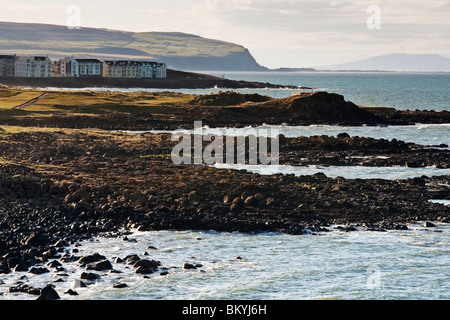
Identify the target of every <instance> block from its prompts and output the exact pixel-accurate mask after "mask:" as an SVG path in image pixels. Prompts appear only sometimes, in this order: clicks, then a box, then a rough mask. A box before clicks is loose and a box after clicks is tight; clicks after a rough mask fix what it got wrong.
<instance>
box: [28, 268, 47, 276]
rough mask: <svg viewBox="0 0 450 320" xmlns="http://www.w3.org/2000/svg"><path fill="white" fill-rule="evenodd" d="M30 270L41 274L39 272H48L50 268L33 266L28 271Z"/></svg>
mask: <svg viewBox="0 0 450 320" xmlns="http://www.w3.org/2000/svg"><path fill="white" fill-rule="evenodd" d="M28 272H29V273H32V274H37V275H39V274H44V273H48V272H50V270H48V269H47V268H44V267H32V268H31V269H30V271H28Z"/></svg>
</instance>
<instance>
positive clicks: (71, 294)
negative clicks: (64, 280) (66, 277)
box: [64, 289, 78, 296]
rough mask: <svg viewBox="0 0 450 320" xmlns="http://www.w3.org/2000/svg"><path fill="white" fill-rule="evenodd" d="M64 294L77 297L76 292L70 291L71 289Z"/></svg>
mask: <svg viewBox="0 0 450 320" xmlns="http://www.w3.org/2000/svg"><path fill="white" fill-rule="evenodd" d="M64 294H68V295H70V296H77V295H78V292H76V291H74V290H72V289H68V290H67V291H65V292H64Z"/></svg>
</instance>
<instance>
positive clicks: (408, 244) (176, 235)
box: [0, 73, 450, 300]
mask: <svg viewBox="0 0 450 320" xmlns="http://www.w3.org/2000/svg"><path fill="white" fill-rule="evenodd" d="M216 75H219V76H221V75H224V76H225V77H227V78H232V79H238V80H249V81H263V82H271V83H279V84H287V85H297V86H306V87H313V88H316V89H318V90H326V91H329V92H336V93H339V94H343V95H344V96H345V98H346V99H347V100H351V101H353V102H355V103H357V104H359V105H378V106H393V107H396V108H398V109H411V110H415V109H422V110H436V111H438V110H450V106H449V101H450V96H449V95H450V87H449V85H450V75H449V74H385V73H380V74H376V73H371V74H359V73H358V74H351V73H349V74H337V73H297V74H286V73H220V74H219V73H218V74H216ZM86 90H92V88H87V89H86ZM96 90H104V89H96ZM136 90H141V89H137V88H130V89H126V90H125V91H136ZM150 91H152V90H150ZM153 91H160V90H153ZM175 91H182V92H188V93H208V92H217V91H219V90H218V89H214V88H213V89H205V90H175ZM240 91H242V92H258V93H261V94H268V95H271V96H273V97H284V96H290V95H291V94H292V90H284V89H282V90H271V89H270V90H269V89H263V90H247V89H243V90H240ZM199 120H200V119H199ZM205 129H208V130H211V132H210V133H214V132H221V131H222V129H223V128H205ZM261 129H267V127H262V128H261ZM271 129H276V130H278V131H279V132H280V133H282V134H284V135H286V136H288V137H296V136H312V135H331V136H336V135H337V134H339V133H342V132H347V133H349V134H350V135H352V136H355V135H357V136H361V137H374V138H383V139H388V140H391V139H394V138H396V139H399V140H404V141H406V142H415V143H419V144H424V145H438V144H448V145H450V125H449V124H443V125H442V124H441V125H433V124H427V125H424V124H417V125H414V126H387V127H337V126H307V127H288V126H276V127H271ZM239 130H241V131H240V133H245V128H243V129H239ZM264 132H266V131H264V130H261V131H260V133H261V134H264ZM449 160H450V159H449ZM233 168H234V169H237V170H249V171H253V172H259V173H263V174H270V173H278V172H281V173H294V174H297V175H301V174H314V173H316V172H324V173H326V174H327V175H329V176H345V177H348V178H363V179H364V178H373V177H376V178H384V179H403V178H409V177H414V176H421V175H448V174H450V172H449V170H448V169H446V170H444V169H437V168H405V167H388V168H368V167H361V166H359V167H345V168H340V167H301V168H295V167H278V168H275V167H273V168H269V169H268V168H267V167H266V168H259V167H252V168H249V167H238V166H234V167H233ZM270 170H272V171H270ZM448 187H449V194H450V186H448ZM449 200H450V197H449V198H447V199H441V200H433V202H436V203H439V204H441V205H442V208H443V210H447V212H448V213H449V214H450V202H449ZM334 227H335V226H334ZM334 227H332V228H331V229H332V231H331V232H320V233H317V234H314V235H313V234H308V235H302V236H293V235H285V234H278V233H269V234H258V235H250V234H242V233H218V232H214V231H210V232H198V231H195V230H191V231H184V232H178V231H176V232H175V231H170V230H169V231H159V232H153V231H151V232H138V231H133V233H132V234H129V235H127V238H128V241H124V240H125V239H124V237H123V236H120V237H117V238H95V239H93V240H91V241H84V242H82V243H80V246H77V249H78V250H79V253H77V255H80V256H83V255H88V254H93V253H95V252H98V253H100V254H103V255H105V256H106V257H107V258H108V259H109V260H110V261H113V260H114V258H115V257H120V258H124V257H125V256H127V255H128V254H138V255H140V256H141V257H142V258H147V259H155V260H159V261H161V264H162V266H163V267H165V270H164V271H167V272H168V274H167V275H161V274H160V273H159V272H157V273H155V274H153V275H150V276H149V277H148V278H145V277H143V276H142V275H138V274H136V273H135V272H134V270H133V267H132V266H127V265H125V264H121V263H114V264H113V265H114V269H115V270H117V271H119V272H120V273H108V272H98V273H99V274H101V279H100V280H99V281H96V282H94V283H92V284H90V285H89V286H88V287H87V288H79V287H77V285H76V279H79V278H80V274H81V273H82V272H83V271H85V270H83V269H81V268H80V267H78V266H77V263H76V262H72V263H63V266H64V268H65V269H66V272H65V274H66V275H61V273H58V272H56V271H53V270H52V271H51V272H50V273H47V274H44V275H39V276H37V275H32V274H30V273H28V272H15V273H12V274H9V275H3V274H0V299H5V300H16V299H35V298H36V297H35V296H30V295H26V294H20V295H18V294H12V293H9V292H8V288H9V287H11V286H13V285H16V284H17V283H18V282H21V283H24V284H28V285H30V286H34V287H43V286H44V285H45V284H48V283H52V284H53V285H55V288H56V290H57V291H58V293H59V294H60V296H61V298H62V299H68V300H69V299H79V300H105V299H108V300H143V299H146V300H171V299H177V300H191V299H194V300H213V299H214V300H216V299H224V300H279V299H285V300H309V299H311V300H313V299H345V300H383V299H384V300H396V299H404V300H448V299H450V267H449V266H450V225H449V224H440V223H436V227H435V228H430V227H424V222H420V223H418V224H414V225H408V230H402V231H400V230H395V231H386V232H372V231H365V230H359V229H358V230H357V231H354V232H342V231H339V229H337V228H334ZM130 240H131V241H130ZM149 246H153V247H156V248H157V250H150V249H149ZM71 249H72V248H67V250H71ZM145 252H147V253H148V255H144V254H145ZM186 262H188V263H193V264H199V265H201V267H199V268H198V269H195V270H185V269H183V268H182V267H183V265H184V263H186ZM58 280H61V281H58ZM116 283H125V284H126V285H127V287H125V288H122V289H116V288H113V284H116ZM67 289H73V290H75V291H77V292H78V293H79V295H78V296H69V295H65V294H63V292H64V291H66V290H67ZM2 293H3V294H2Z"/></svg>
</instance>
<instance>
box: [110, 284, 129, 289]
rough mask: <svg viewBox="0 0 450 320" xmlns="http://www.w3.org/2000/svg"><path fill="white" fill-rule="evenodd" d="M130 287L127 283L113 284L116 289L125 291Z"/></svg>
mask: <svg viewBox="0 0 450 320" xmlns="http://www.w3.org/2000/svg"><path fill="white" fill-rule="evenodd" d="M126 287H128V285H127V284H126V283H115V284H113V288H114V289H123V288H126Z"/></svg>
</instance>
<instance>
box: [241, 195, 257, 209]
mask: <svg viewBox="0 0 450 320" xmlns="http://www.w3.org/2000/svg"><path fill="white" fill-rule="evenodd" d="M244 203H245V204H246V205H248V206H251V207H254V206H256V205H258V200H257V199H256V198H255V197H254V196H250V197H247V199H245V202H244Z"/></svg>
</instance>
